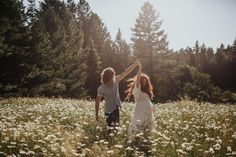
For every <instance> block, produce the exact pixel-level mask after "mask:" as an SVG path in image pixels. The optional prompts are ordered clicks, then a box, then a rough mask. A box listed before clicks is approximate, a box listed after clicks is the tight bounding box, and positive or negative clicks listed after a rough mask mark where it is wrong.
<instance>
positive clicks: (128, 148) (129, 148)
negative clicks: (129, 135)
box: [125, 146, 134, 150]
mask: <svg viewBox="0 0 236 157" xmlns="http://www.w3.org/2000/svg"><path fill="white" fill-rule="evenodd" d="M125 150H134V149H133V148H131V147H130V146H128V147H127V148H126V149H125Z"/></svg>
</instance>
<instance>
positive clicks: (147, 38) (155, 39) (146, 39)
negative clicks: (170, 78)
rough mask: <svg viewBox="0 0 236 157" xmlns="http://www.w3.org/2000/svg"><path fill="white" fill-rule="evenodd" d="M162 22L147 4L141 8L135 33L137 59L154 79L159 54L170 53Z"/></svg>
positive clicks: (134, 44)
mask: <svg viewBox="0 0 236 157" xmlns="http://www.w3.org/2000/svg"><path fill="white" fill-rule="evenodd" d="M161 24H162V21H161V20H159V14H156V10H155V9H154V8H153V6H152V5H151V4H150V3H149V2H146V3H144V5H143V6H142V8H141V12H140V13H139V17H138V18H137V19H136V24H135V26H134V28H133V29H132V31H133V37H132V38H131V40H132V42H133V49H134V55H135V57H137V58H139V59H140V60H141V62H142V64H143V68H144V70H145V72H146V73H147V74H148V75H149V76H151V78H152V79H153V74H154V69H153V67H154V65H155V63H154V62H155V59H154V57H156V56H157V54H158V53H165V52H168V47H167V46H168V42H167V41H166V38H167V35H166V34H165V33H164V30H161Z"/></svg>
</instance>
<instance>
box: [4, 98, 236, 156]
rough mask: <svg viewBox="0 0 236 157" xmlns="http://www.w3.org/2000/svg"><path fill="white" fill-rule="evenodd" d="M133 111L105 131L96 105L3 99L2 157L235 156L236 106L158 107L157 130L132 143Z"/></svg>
mask: <svg viewBox="0 0 236 157" xmlns="http://www.w3.org/2000/svg"><path fill="white" fill-rule="evenodd" d="M134 106H135V105H134V104H133V103H123V108H122V110H121V112H120V114H121V118H120V119H121V124H120V126H119V127H116V128H115V129H114V130H113V131H107V128H106V124H105V120H104V116H103V115H104V113H103V109H101V110H100V111H101V112H100V113H101V119H102V120H101V121H100V122H99V123H97V122H96V121H95V115H94V110H95V107H94V102H93V101H85V100H67V99H46V98H34V99H33V98H32V99H29V98H11V99H1V100H0V156H66V157H73V156H92V157H93V156H94V157H97V156H101V157H105V156H113V157H116V156H209V157H210V156H215V157H217V156H236V105H227V104H218V105H213V104H207V103H201V104H199V103H197V102H192V101H179V102H172V103H166V104H156V105H155V108H156V111H155V113H154V116H155V120H156V123H157V128H156V130H155V131H153V132H150V131H148V130H147V129H143V130H141V131H139V132H137V133H136V135H135V138H134V140H133V141H129V140H128V138H127V128H128V125H129V122H130V120H131V117H132V113H133V111H134Z"/></svg>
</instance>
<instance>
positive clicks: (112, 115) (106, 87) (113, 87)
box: [95, 60, 139, 127]
mask: <svg viewBox="0 0 236 157" xmlns="http://www.w3.org/2000/svg"><path fill="white" fill-rule="evenodd" d="M138 65H139V61H138V60H136V61H135V62H134V63H133V64H132V65H131V66H130V67H129V68H127V69H126V70H125V71H124V72H123V73H122V74H120V75H118V76H115V70H114V69H113V68H110V67H109V68H105V69H104V70H103V72H102V73H101V82H102V84H101V86H100V87H99V88H98V93H97V98H96V102H95V110H96V120H97V121H99V118H100V117H99V114H98V111H99V104H100V102H101V98H102V97H104V100H105V117H106V122H107V126H109V127H111V126H114V125H117V124H119V119H120V113H119V107H121V100H120V95H119V82H120V81H121V80H122V79H124V78H125V77H126V76H127V75H128V74H129V73H131V72H132V71H133V70H134V69H135V68H136V66H138Z"/></svg>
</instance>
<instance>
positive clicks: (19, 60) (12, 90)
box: [0, 0, 28, 95]
mask: <svg viewBox="0 0 236 157" xmlns="http://www.w3.org/2000/svg"><path fill="white" fill-rule="evenodd" d="M0 15H1V16H0V67H2V68H1V70H0V78H1V81H0V82H1V83H0V95H22V94H23V93H27V90H26V89H24V88H23V87H22V85H21V82H22V79H23V77H24V75H25V73H26V71H27V66H26V64H25V62H26V59H27V56H28V53H27V46H28V45H27V41H28V37H27V27H26V26H25V23H26V15H25V13H24V6H23V4H22V2H21V1H18V0H11V1H6V0H4V1H0Z"/></svg>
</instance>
